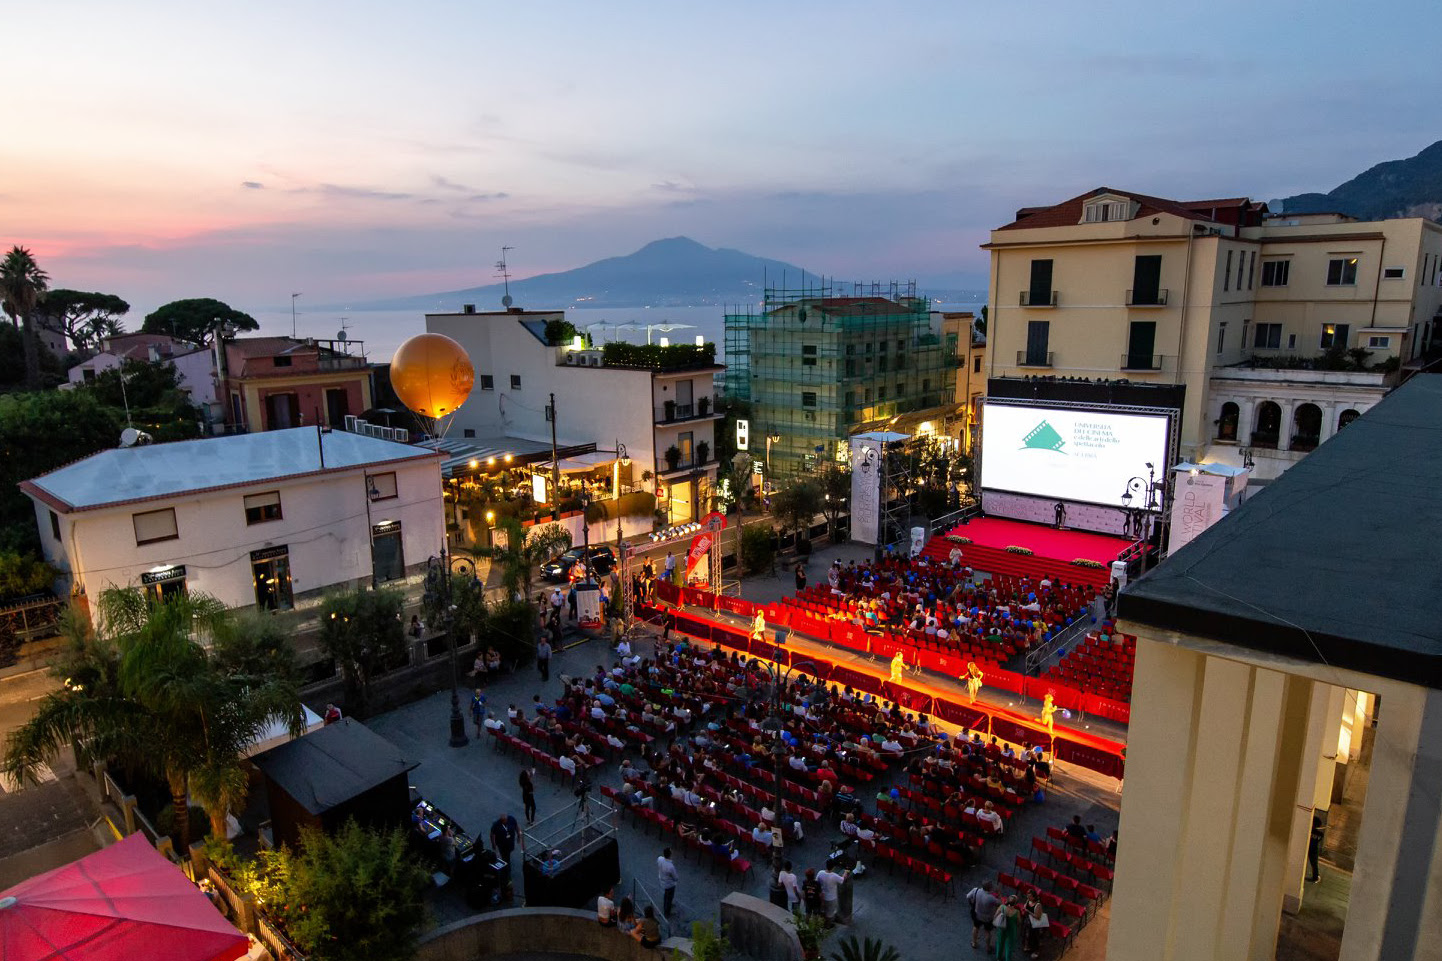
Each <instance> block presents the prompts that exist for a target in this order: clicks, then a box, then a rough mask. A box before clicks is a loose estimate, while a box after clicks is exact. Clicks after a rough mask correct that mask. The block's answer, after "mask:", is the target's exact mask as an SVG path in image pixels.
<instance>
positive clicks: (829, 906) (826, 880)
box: [816, 868, 851, 921]
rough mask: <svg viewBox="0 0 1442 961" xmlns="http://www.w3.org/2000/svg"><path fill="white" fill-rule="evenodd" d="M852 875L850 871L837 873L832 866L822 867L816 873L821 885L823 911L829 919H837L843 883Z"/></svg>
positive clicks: (817, 880)
mask: <svg viewBox="0 0 1442 961" xmlns="http://www.w3.org/2000/svg"><path fill="white" fill-rule="evenodd" d="M849 877H851V872H850V871H842V872H841V873H840V874H837V873H836V872H835V871H833V870H831V869H830V868H822V869H821V870H820V871H818V872H817V874H816V883H817V884H819V885H821V912H822V913H823V914H824V915H825V916H826V920H827V921H835V920H836V917H837V915H838V914H839V913H840V907H841V885H842V884H844V883H845V882H846V879H847V878H849Z"/></svg>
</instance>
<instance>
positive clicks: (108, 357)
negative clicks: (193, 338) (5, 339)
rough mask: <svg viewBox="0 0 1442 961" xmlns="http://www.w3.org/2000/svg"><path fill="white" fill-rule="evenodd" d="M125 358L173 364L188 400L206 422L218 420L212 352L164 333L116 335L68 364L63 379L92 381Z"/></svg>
mask: <svg viewBox="0 0 1442 961" xmlns="http://www.w3.org/2000/svg"><path fill="white" fill-rule="evenodd" d="M128 360H138V361H143V362H148V363H152V364H165V363H169V364H174V365H175V373H176V382H177V384H179V386H180V389H181V390H183V391H185V392H186V394H188V395H189V396H190V402H191V403H192V404H194V405H195V406H197V407H199V408H200V409H201V410H202V412H203V413H204V414H205V420H206V423H207V424H209V423H212V422H214V421H216V420H219V419H220V415H221V411H220V408H219V406H218V405H217V402H216V393H215V355H214V352H213V351H211V349H210V348H208V347H197V346H195V345H194V344H191V343H187V342H186V341H183V340H176V339H175V338H174V337H170V336H167V335H165V334H146V333H134V334H117V335H115V336H114V337H107V338H105V339H104V340H103V341H101V343H100V352H99V353H97V354H96V355H95V356H93V357H89V358H87V359H85V360H83V361H81V362H80V363H78V364H76V365H75V366H74V367H71V368H70V370H69V371H67V372H66V378H67V379H68V380H69V382H70V383H71V384H83V383H85V382H86V381H90V380H94V379H95V377H96V375H98V374H100V373H101V372H103V371H107V370H115V369H117V368H118V367H120V365H121V364H122V363H124V362H125V361H128Z"/></svg>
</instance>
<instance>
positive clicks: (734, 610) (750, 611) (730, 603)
mask: <svg viewBox="0 0 1442 961" xmlns="http://www.w3.org/2000/svg"><path fill="white" fill-rule="evenodd" d="M716 609H717V610H718V611H726V612H728V613H731V614H740V615H741V616H742V617H755V616H756V612H757V611H758V610H759V609H760V605H759V604H753V603H751V602H750V601H748V600H745V599H744V598H740V597H718V598H716Z"/></svg>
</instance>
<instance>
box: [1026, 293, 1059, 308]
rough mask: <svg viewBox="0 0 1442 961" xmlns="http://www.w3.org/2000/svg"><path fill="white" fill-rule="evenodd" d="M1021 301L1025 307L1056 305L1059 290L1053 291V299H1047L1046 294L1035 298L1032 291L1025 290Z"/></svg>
mask: <svg viewBox="0 0 1442 961" xmlns="http://www.w3.org/2000/svg"><path fill="white" fill-rule="evenodd" d="M1020 303H1021V306H1023V307H1055V306H1056V304H1057V292H1056V291H1055V290H1053V291H1052V292H1051V299H1050V300H1047V299H1046V298H1045V297H1044V296H1043V297H1035V298H1033V297H1032V295H1031V291H1029V290H1023V291H1022V292H1021V298H1020Z"/></svg>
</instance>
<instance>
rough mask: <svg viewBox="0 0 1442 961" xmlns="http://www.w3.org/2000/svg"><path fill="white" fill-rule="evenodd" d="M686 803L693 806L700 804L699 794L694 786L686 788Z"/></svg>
mask: <svg viewBox="0 0 1442 961" xmlns="http://www.w3.org/2000/svg"><path fill="white" fill-rule="evenodd" d="M686 804H687V805H689V806H690V807H693V808H694V807H700V806H701V795H699V794H697V793H696V789H695V788H694V787H689V788H687V789H686Z"/></svg>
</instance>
